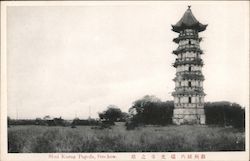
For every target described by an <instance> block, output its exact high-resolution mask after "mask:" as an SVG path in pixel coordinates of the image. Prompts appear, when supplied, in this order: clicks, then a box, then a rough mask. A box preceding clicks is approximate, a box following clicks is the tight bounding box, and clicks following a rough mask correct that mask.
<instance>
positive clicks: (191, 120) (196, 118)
mask: <svg viewBox="0 0 250 161" xmlns="http://www.w3.org/2000/svg"><path fill="white" fill-rule="evenodd" d="M172 121H173V123H174V124H176V125H182V124H201V125H204V124H205V123H206V122H205V121H206V117H205V113H204V108H198V109H197V108H191V109H184V108H177V109H174V113H173V118H172Z"/></svg>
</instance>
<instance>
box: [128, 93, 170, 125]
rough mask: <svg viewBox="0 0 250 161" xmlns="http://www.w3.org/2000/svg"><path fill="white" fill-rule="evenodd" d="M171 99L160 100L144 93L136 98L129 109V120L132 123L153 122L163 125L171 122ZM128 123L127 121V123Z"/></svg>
mask: <svg viewBox="0 0 250 161" xmlns="http://www.w3.org/2000/svg"><path fill="white" fill-rule="evenodd" d="M173 108H174V103H173V101H166V102H162V101H161V100H160V99H159V98H157V97H156V96H153V95H146V96H144V97H143V98H141V99H139V100H136V101H135V102H134V103H133V105H132V107H131V108H130V109H129V114H130V116H131V118H130V120H129V122H130V123H131V124H134V125H139V124H154V125H165V124H171V123H172V116H173ZM127 125H129V123H127Z"/></svg>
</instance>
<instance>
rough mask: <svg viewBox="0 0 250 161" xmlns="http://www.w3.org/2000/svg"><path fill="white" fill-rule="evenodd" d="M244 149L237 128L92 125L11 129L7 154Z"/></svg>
mask: <svg viewBox="0 0 250 161" xmlns="http://www.w3.org/2000/svg"><path fill="white" fill-rule="evenodd" d="M242 150H245V133H244V132H242V131H239V130H237V129H234V128H223V127H210V126H198V125H197V126H191V125H183V126H173V125H172V126H146V127H140V128H138V129H135V130H129V131H128V130H126V128H125V127H124V125H122V124H118V125H115V126H114V127H112V129H102V130H101V129H95V128H93V127H91V126H78V127H77V128H70V127H47V126H12V127H10V128H8V151H9V152H12V153H13V152H15V153H17V152H19V153H46V152H160V151H161V152H180V151H181V152H186V151H189V152H191V151H192V152H193V151H242Z"/></svg>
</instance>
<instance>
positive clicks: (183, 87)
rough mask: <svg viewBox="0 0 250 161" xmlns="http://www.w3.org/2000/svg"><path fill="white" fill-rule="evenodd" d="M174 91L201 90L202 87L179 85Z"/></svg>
mask: <svg viewBox="0 0 250 161" xmlns="http://www.w3.org/2000/svg"><path fill="white" fill-rule="evenodd" d="M175 90H176V91H199V92H200V91H203V87H198V86H193V87H189V86H179V87H175Z"/></svg>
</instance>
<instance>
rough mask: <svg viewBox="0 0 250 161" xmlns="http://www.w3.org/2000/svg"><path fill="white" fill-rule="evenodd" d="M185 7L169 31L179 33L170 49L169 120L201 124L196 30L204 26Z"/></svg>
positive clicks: (198, 42)
mask: <svg viewBox="0 0 250 161" xmlns="http://www.w3.org/2000/svg"><path fill="white" fill-rule="evenodd" d="M190 7H191V6H188V9H187V10H186V12H185V13H184V15H183V17H182V18H181V19H180V20H179V21H178V22H177V23H176V24H175V25H172V31H174V32H177V33H178V34H179V36H178V37H177V38H174V39H173V41H174V42H175V43H177V44H178V48H177V49H176V50H174V51H173V54H175V55H176V56H177V58H176V60H175V62H174V64H173V66H174V67H175V68H176V76H175V78H174V79H173V80H174V82H175V91H174V92H173V93H172V96H173V97H174V112H173V118H172V120H173V123H174V124H177V125H180V124H205V113H204V96H205V93H204V91H203V81H204V76H203V74H202V66H203V61H202V59H201V55H202V54H203V51H202V50H201V49H200V41H201V40H202V38H200V37H199V32H202V31H204V30H206V27H207V25H204V24H201V23H200V22H199V21H198V20H197V19H196V18H195V17H194V15H193V14H192V11H191V9H190Z"/></svg>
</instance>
